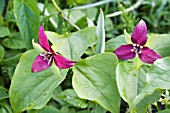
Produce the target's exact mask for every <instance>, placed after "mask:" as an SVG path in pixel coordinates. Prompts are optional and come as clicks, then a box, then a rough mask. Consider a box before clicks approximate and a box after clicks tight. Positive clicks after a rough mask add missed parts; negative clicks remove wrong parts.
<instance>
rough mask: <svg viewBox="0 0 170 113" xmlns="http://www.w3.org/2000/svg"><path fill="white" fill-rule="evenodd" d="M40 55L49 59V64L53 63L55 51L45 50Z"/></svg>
mask: <svg viewBox="0 0 170 113" xmlns="http://www.w3.org/2000/svg"><path fill="white" fill-rule="evenodd" d="M40 56H43V57H44V60H47V61H48V65H49V64H50V63H51V61H52V60H53V56H54V55H53V53H51V52H47V51H46V52H43V53H40Z"/></svg>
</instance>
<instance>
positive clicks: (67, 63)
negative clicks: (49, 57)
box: [54, 54, 76, 69]
mask: <svg viewBox="0 0 170 113" xmlns="http://www.w3.org/2000/svg"><path fill="white" fill-rule="evenodd" d="M54 62H55V64H56V65H57V66H58V67H59V68H62V69H66V68H70V67H72V66H74V65H75V63H76V62H75V61H71V60H68V59H67V58H65V57H63V56H61V55H59V54H55V55H54Z"/></svg>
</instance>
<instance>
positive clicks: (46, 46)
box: [38, 25, 52, 51]
mask: <svg viewBox="0 0 170 113" xmlns="http://www.w3.org/2000/svg"><path fill="white" fill-rule="evenodd" d="M38 41H39V44H40V45H41V47H42V48H43V49H45V50H46V51H52V49H51V47H50V44H49V42H48V38H47V36H46V34H45V32H44V25H41V27H40V29H39V31H38Z"/></svg>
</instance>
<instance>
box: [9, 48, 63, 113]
mask: <svg viewBox="0 0 170 113" xmlns="http://www.w3.org/2000/svg"><path fill="white" fill-rule="evenodd" d="M37 55H38V53H37V51H36V50H30V51H27V52H26V53H24V54H23V55H22V56H21V59H20V62H19V63H18V65H17V67H16V70H15V73H14V76H13V78H12V83H11V86H10V90H9V96H10V102H11V106H12V109H13V111H14V112H15V113H20V112H22V111H24V110H26V109H41V108H43V107H44V106H45V105H46V103H47V102H48V101H49V100H50V98H51V96H52V92H53V90H54V89H55V88H56V87H57V86H58V85H59V84H60V83H61V82H62V81H63V80H64V77H65V76H66V73H64V72H61V75H62V76H63V77H61V75H55V74H54V73H53V72H52V71H51V69H50V68H49V69H47V70H44V71H41V72H39V73H32V72H31V67H32V63H33V61H34V59H35V57H36V56H37ZM56 74H57V73H56Z"/></svg>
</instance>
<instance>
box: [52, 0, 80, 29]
mask: <svg viewBox="0 0 170 113" xmlns="http://www.w3.org/2000/svg"><path fill="white" fill-rule="evenodd" d="M52 2H53V4H54V6H55V8H56V10H57V12H58V14H59V15H60V16H61V17H62V18H63V19H64V20H65V21H67V22H68V23H69V24H70V25H72V26H73V27H74V28H76V29H77V30H79V31H80V28H79V27H78V26H77V25H75V24H74V23H72V22H71V21H70V20H69V19H68V18H67V17H65V16H64V15H63V13H62V12H61V9H60V8H59V7H58V5H57V4H56V2H55V1H54V0H52Z"/></svg>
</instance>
